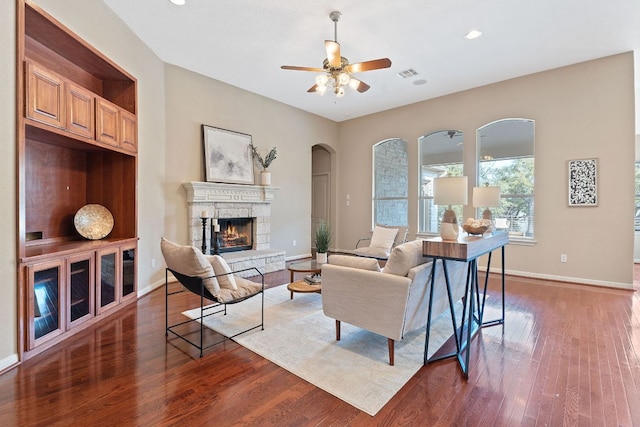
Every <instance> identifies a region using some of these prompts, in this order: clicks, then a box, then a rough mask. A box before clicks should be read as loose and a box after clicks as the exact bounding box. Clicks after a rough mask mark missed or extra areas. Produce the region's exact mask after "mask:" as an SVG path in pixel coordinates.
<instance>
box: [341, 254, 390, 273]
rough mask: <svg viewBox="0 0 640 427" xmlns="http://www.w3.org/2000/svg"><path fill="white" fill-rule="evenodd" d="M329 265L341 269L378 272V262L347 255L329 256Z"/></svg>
mask: <svg viewBox="0 0 640 427" xmlns="http://www.w3.org/2000/svg"><path fill="white" fill-rule="evenodd" d="M329 264H333V265H340V266H342V267H351V268H358V269H360V270H370V271H380V264H378V260H376V259H373V258H361V257H355V256H349V255H329Z"/></svg>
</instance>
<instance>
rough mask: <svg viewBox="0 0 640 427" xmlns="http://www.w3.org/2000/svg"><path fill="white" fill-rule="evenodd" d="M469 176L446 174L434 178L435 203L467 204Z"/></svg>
mask: <svg viewBox="0 0 640 427" xmlns="http://www.w3.org/2000/svg"><path fill="white" fill-rule="evenodd" d="M467 191H468V190H467V177H466V176H445V177H442V178H436V179H434V180H433V203H435V204H436V205H466V204H467Z"/></svg>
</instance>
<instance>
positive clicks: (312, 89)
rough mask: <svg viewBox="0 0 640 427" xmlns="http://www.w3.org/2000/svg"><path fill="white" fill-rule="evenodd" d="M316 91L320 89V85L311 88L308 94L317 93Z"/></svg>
mask: <svg viewBox="0 0 640 427" xmlns="http://www.w3.org/2000/svg"><path fill="white" fill-rule="evenodd" d="M316 89H318V85H313V86H311V87H310V88H309V90H307V92H309V93H313V92H316Z"/></svg>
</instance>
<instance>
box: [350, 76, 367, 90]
mask: <svg viewBox="0 0 640 427" xmlns="http://www.w3.org/2000/svg"><path fill="white" fill-rule="evenodd" d="M349 86H351V88H352V89H355V90H357V91H358V92H360V93H362V92H366V91H368V90H369V88H370V87H371V86H369V85H368V84H366V83H365V82H363V81H361V80H358V79H354V78H353V77H351V79H350V80H349Z"/></svg>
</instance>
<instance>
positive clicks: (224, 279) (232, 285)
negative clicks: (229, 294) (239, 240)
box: [210, 255, 238, 291]
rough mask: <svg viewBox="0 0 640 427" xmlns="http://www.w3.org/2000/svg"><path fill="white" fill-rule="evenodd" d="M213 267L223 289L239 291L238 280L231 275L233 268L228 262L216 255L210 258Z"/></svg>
mask: <svg viewBox="0 0 640 427" xmlns="http://www.w3.org/2000/svg"><path fill="white" fill-rule="evenodd" d="M210 260H211V265H212V266H213V271H214V272H215V273H216V276H217V279H218V283H220V288H221V289H231V290H232V291H237V290H238V285H237V284H236V279H235V277H234V276H233V274H231V268H230V267H229V264H227V261H225V260H224V258H222V257H221V256H220V255H214V256H212V257H210Z"/></svg>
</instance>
